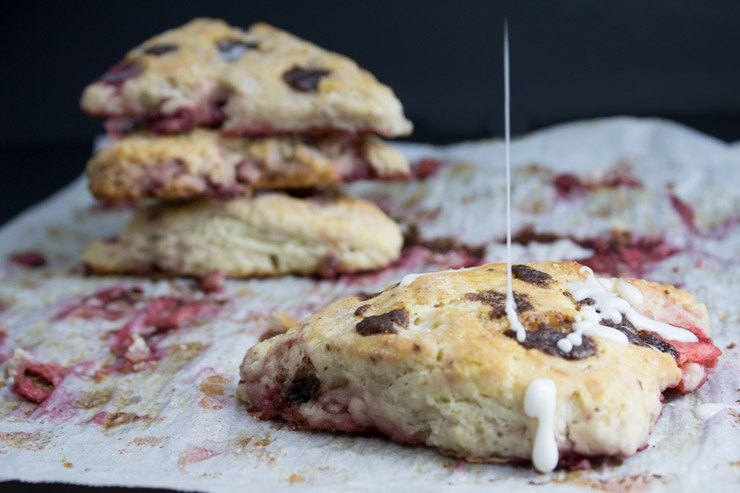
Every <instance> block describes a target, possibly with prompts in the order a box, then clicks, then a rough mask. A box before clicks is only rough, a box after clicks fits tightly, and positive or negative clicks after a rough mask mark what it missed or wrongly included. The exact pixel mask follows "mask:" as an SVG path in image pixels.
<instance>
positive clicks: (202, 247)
mask: <svg viewBox="0 0 740 493" xmlns="http://www.w3.org/2000/svg"><path fill="white" fill-rule="evenodd" d="M402 243H403V238H402V236H401V232H400V229H399V227H398V225H397V224H396V223H395V222H393V220H392V219H390V218H389V217H388V216H386V215H385V214H384V213H383V212H382V211H381V210H380V209H378V207H377V206H375V205H374V204H372V203H370V202H367V201H364V200H360V199H356V198H351V197H341V196H340V197H336V196H334V197H333V196H330V195H326V194H324V195H317V196H314V197H308V198H303V199H301V198H295V197H291V196H288V195H284V194H278V193H267V194H263V195H259V196H257V197H254V198H242V199H234V200H228V201H221V200H215V199H200V200H196V201H192V202H171V203H157V204H154V205H150V206H146V207H142V208H140V209H139V210H137V211H136V213H135V214H134V217H133V218H132V219H131V221H130V222H129V223H128V224H127V225H126V227H125V228H124V230H123V232H122V233H121V235H120V237H119V238H117V239H114V240H99V241H95V242H93V243H92V244H90V245H89V246H88V248H87V250H86V251H85V253H84V254H83V257H82V261H83V263H84V265H85V266H86V267H87V268H88V269H89V270H90V271H92V272H93V273H99V274H114V273H120V274H126V273H130V274H144V275H146V274H153V273H163V274H168V275H176V276H196V277H202V276H205V275H206V274H209V273H211V272H214V271H220V272H223V273H224V274H226V275H227V276H230V277H251V276H275V275H281V274H304V275H314V274H315V275H321V276H325V277H331V276H335V275H337V274H341V273H350V272H359V271H368V270H374V269H378V268H381V267H385V266H386V265H387V264H389V263H390V262H392V261H394V260H396V259H397V258H398V257H399V255H400V251H401V246H402Z"/></svg>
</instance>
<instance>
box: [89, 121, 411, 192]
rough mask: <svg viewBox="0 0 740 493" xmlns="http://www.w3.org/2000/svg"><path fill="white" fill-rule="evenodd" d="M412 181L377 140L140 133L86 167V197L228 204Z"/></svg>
mask: <svg viewBox="0 0 740 493" xmlns="http://www.w3.org/2000/svg"><path fill="white" fill-rule="evenodd" d="M409 176H410V170H409V165H408V162H407V161H406V159H405V158H404V157H403V156H402V155H401V154H400V153H399V152H398V151H396V150H395V149H394V148H393V147H391V146H390V145H388V144H387V143H385V142H383V141H382V140H380V139H379V138H377V137H374V136H361V137H351V136H336V135H335V136H325V137H301V136H277V137H258V138H248V137H243V138H242V137H223V136H222V135H221V134H220V133H219V132H217V131H215V130H206V129H197V130H193V131H192V132H189V133H186V134H180V135H165V136H162V135H156V134H152V133H149V132H138V133H135V134H132V135H128V136H126V137H123V138H121V139H119V140H115V141H113V142H112V143H111V144H110V145H109V146H107V147H105V148H103V149H101V150H100V151H98V152H97V153H96V154H95V156H93V158H92V159H90V161H89V162H88V164H87V177H88V180H89V183H90V190H91V191H92V193H93V195H95V196H96V197H97V198H99V199H108V200H110V199H141V198H160V199H168V200H171V199H187V198H196V197H203V196H219V197H224V196H227V197H228V196H232V197H233V196H240V195H245V194H248V193H249V192H250V191H251V190H259V189H269V188H272V189H284V188H308V187H318V186H326V185H334V184H339V183H343V182H349V181H354V180H359V179H379V180H392V179H405V178H408V177H409Z"/></svg>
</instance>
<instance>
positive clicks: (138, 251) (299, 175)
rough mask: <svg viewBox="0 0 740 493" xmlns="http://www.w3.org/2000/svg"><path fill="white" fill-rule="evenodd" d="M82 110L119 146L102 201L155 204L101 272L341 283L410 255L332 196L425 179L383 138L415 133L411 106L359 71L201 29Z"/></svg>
mask: <svg viewBox="0 0 740 493" xmlns="http://www.w3.org/2000/svg"><path fill="white" fill-rule="evenodd" d="M81 104H82V108H83V110H84V111H85V112H87V113H88V114H90V115H93V116H97V117H103V118H106V124H105V125H106V129H107V130H108V133H109V134H110V135H111V137H113V139H114V140H113V142H112V144H111V145H110V146H108V147H106V148H104V149H102V150H101V151H99V152H98V153H97V154H96V155H95V156H94V157H93V158H92V159H91V160H90V162H89V163H88V167H87V175H88V178H89V181H90V190H91V191H92V193H93V195H95V197H96V198H98V199H101V200H121V199H128V200H142V199H155V202H154V203H147V204H144V205H142V206H140V207H139V208H138V210H137V211H136V213H135V215H134V217H133V219H132V220H131V221H130V222H129V223H128V225H127V226H126V227H125V229H124V230H123V232H122V234H121V235H120V237H119V238H117V239H114V240H101V241H96V242H94V243H92V244H91V245H90V246H89V247H88V249H87V251H86V252H85V253H84V255H83V262H84V263H85V265H86V266H87V267H88V268H89V269H90V270H91V271H92V272H96V273H134V274H150V273H157V272H161V273H164V274H172V275H186V276H204V275H206V274H208V273H211V272H221V273H223V274H225V275H228V276H231V277H248V276H270V275H279V274H287V273H296V274H319V275H323V276H332V275H336V274H339V273H350V272H359V271H367V270H373V269H378V268H381V267H384V266H386V265H387V264H389V263H390V262H392V261H394V260H396V259H397V258H398V257H399V255H400V250H401V246H402V242H403V240H402V236H401V232H400V229H399V227H398V225H397V224H396V223H395V222H393V220H391V219H390V218H388V217H387V216H386V215H385V214H384V213H383V212H382V211H381V210H380V209H378V208H377V207H376V206H375V205H374V204H372V203H369V202H367V201H364V200H360V199H357V198H352V197H348V196H345V195H343V194H341V193H339V192H337V191H336V190H334V189H332V188H328V189H327V188H326V187H332V186H335V185H338V184H341V183H345V182H349V181H354V180H362V179H379V180H396V179H407V178H408V177H409V176H410V172H409V166H408V163H407V162H406V160H405V158H404V157H403V156H401V155H400V154H399V153H398V152H397V151H396V150H395V149H393V148H392V147H391V146H389V145H388V144H387V143H385V142H384V141H382V140H381V139H380V138H379V137H377V136H384V137H395V136H401V135H408V134H409V133H410V132H411V129H412V126H411V123H410V122H409V121H408V120H406V118H405V117H404V115H403V108H402V106H401V104H400V102H399V101H398V99H396V97H395V96H394V94H393V92H392V90H391V89H390V88H388V87H387V86H385V85H383V84H381V83H379V82H378V81H377V80H376V79H375V78H374V77H373V76H372V75H371V74H370V73H368V72H366V71H365V70H363V69H361V68H360V67H358V66H357V64H356V63H355V62H353V61H352V60H350V59H348V58H346V57H344V56H341V55H338V54H335V53H330V52H328V51H326V50H323V49H321V48H319V47H317V46H315V45H313V44H311V43H308V42H306V41H303V40H301V39H298V38H296V37H294V36H292V35H290V34H288V33H286V32H284V31H281V30H279V29H276V28H274V27H271V26H268V25H266V24H255V25H253V26H252V27H251V28H250V29H248V30H247V31H243V30H241V29H238V28H234V27H231V26H229V25H227V24H226V23H225V22H223V21H220V20H212V19H196V20H193V21H191V22H190V23H188V24H186V25H184V26H182V27H180V28H178V29H174V30H171V31H167V32H165V33H163V34H161V35H159V36H156V37H154V38H152V39H150V40H148V41H146V42H144V43H143V44H142V45H140V46H138V47H136V48H134V49H133V50H132V51H130V52H129V53H128V54H127V55H126V57H125V58H124V60H123V61H121V62H120V63H118V64H117V65H115V66H114V67H112V68H111V69H110V70H109V71H108V72H107V73H106V74H105V75H103V76H102V77H101V78H100V79H99V80H98V81H96V82H94V83H93V84H91V85H89V86H88V87H87V88H86V89H85V91H84V93H83V96H82V103H81Z"/></svg>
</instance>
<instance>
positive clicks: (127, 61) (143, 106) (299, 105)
mask: <svg viewBox="0 0 740 493" xmlns="http://www.w3.org/2000/svg"><path fill="white" fill-rule="evenodd" d="M81 105H82V108H83V110H84V111H86V112H87V113H89V114H91V115H94V116H98V117H107V118H118V119H119V120H120V119H124V120H134V121H141V122H145V123H147V124H149V125H150V126H151V127H152V129H153V130H154V131H156V132H160V133H177V132H182V131H185V130H189V129H192V128H193V127H195V126H199V125H206V126H215V125H218V126H222V128H223V131H224V132H225V133H228V134H231V135H258V134H260V135H261V134H271V133H299V132H300V133H306V132H309V133H311V132H313V133H326V132H328V131H334V132H336V131H340V132H346V133H375V134H378V135H382V136H386V137H392V136H399V135H408V134H409V133H411V128H412V126H411V123H410V122H409V121H408V120H406V118H405V117H404V115H403V108H402V106H401V103H400V102H399V101H398V99H397V98H396V97H395V95H394V94H393V91H392V90H391V89H390V88H388V87H387V86H385V85H383V84H381V83H379V82H378V81H377V80H376V79H375V77H373V75H372V74H370V73H369V72H367V71H365V70H363V69H362V68H360V67H358V66H357V64H356V63H355V62H354V61H352V60H350V59H349V58H347V57H344V56H342V55H338V54H336V53H331V52H329V51H327V50H324V49H322V48H319V47H318V46H316V45H314V44H312V43H309V42H306V41H303V40H301V39H299V38H297V37H295V36H293V35H291V34H289V33H286V32H284V31H281V30H280V29H276V28H274V27H272V26H269V25H267V24H263V23H258V24H254V25H253V26H252V27H251V28H250V29H249V30H247V31H243V30H241V29H239V28H235V27H231V26H229V25H228V24H226V23H225V22H223V21H221V20H216V19H195V20H193V21H191V22H189V23H188V24H185V25H184V26H181V27H179V28H177V29H172V30H170V31H166V32H164V33H162V34H160V35H158V36H155V37H154V38H151V39H149V40H148V41H145V42H144V43H143V44H141V45H140V46H138V47H136V48H134V49H133V50H131V51H130V52H129V53H127V54H126V56H125V58H124V59H123V61H121V62H120V63H118V64H117V65H115V66H114V67H112V68H111V69H110V70H109V71H108V72H107V73H106V74H104V75H103V76H102V77H101V78H100V79H99V80H98V81H96V82H94V83H93V84H91V85H89V86H88V87H87V88H86V89H85V91H84V93H83V95H82V101H81ZM118 123H119V124H120V123H121V121H118Z"/></svg>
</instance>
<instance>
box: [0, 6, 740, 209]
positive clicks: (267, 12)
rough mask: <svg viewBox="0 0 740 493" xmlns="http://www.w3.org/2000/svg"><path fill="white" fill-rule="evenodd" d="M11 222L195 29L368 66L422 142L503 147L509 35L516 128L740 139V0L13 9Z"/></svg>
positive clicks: (6, 118) (4, 161)
mask: <svg viewBox="0 0 740 493" xmlns="http://www.w3.org/2000/svg"><path fill="white" fill-rule="evenodd" d="M0 9H1V10H0V40H2V77H0V90H1V92H0V94H2V98H0V100H2V105H3V108H2V112H1V113H0V115H2V120H1V123H0V125H2V127H1V128H0V165H1V166H2V171H3V172H2V174H1V175H0V177H2V178H0V180H1V183H2V185H1V188H0V192H2V193H0V223H2V222H3V221H5V220H7V219H9V218H10V217H11V216H12V215H14V214H15V213H17V212H18V211H19V210H21V208H23V207H25V206H27V205H29V204H31V203H33V202H35V201H37V200H39V199H41V198H42V197H44V196H46V195H48V194H49V193H50V192H51V191H53V190H55V189H56V188H58V187H60V186H61V185H63V184H64V183H66V182H68V181H69V180H71V179H72V178H73V177H74V176H76V175H77V174H79V173H80V172H81V171H82V169H83V166H84V163H85V160H86V157H87V155H88V153H89V148H90V147H89V146H90V139H91V138H92V136H93V135H95V134H96V133H97V132H100V130H101V127H100V123H99V122H96V121H93V120H91V119H89V118H87V117H85V116H84V115H82V114H81V113H80V111H79V110H78V98H79V95H80V92H81V90H82V88H83V87H84V85H85V84H86V83H88V82H90V81H92V80H93V79H95V78H96V77H97V76H99V75H100V74H101V73H103V72H104V71H105V70H106V69H107V68H108V67H109V66H110V65H112V64H113V63H114V62H116V61H117V60H118V59H120V58H121V57H122V56H123V54H124V53H125V52H126V51H127V50H128V49H130V48H131V47H133V46H134V45H136V44H138V43H139V42H141V41H143V40H144V39H146V38H147V37H149V36H151V35H153V34H155V33H157V32H160V31H162V30H164V29H166V28H168V27H173V26H177V25H179V24H182V23H184V22H186V21H187V20H189V19H190V18H192V17H194V16H198V15H200V16H215V17H223V18H225V19H227V20H228V21H230V22H231V23H233V24H236V25H241V26H245V27H246V26H248V25H249V24H250V23H252V22H254V21H257V20H265V21H267V22H270V23H273V24H275V25H277V26H279V27H282V28H284V29H287V30H289V31H291V32H294V33H296V34H298V35H300V36H302V37H305V38H307V39H309V40H312V41H314V42H316V43H318V44H319V45H321V46H324V47H327V48H330V49H332V50H335V51H339V52H341V53H344V54H346V55H349V56H351V57H353V58H355V59H356V60H357V61H358V62H359V63H360V64H361V65H362V66H364V67H366V68H367V69H369V70H370V71H372V72H374V73H375V74H376V76H377V77H378V78H379V79H380V80H381V81H383V82H385V83H387V84H388V85H390V86H392V87H393V88H394V90H395V91H396V93H397V95H398V96H399V98H400V99H401V101H402V102H403V103H404V105H405V107H406V111H407V114H408V116H409V117H410V118H411V119H412V120H413V121H414V123H415V124H416V132H415V134H414V135H413V136H412V139H413V140H419V141H427V142H438V143H442V142H449V141H454V140H459V139H469V138H479V137H486V136H494V135H501V133H502V127H503V122H502V116H501V113H502V111H501V104H502V102H501V99H502V98H501V94H502V71H501V59H502V55H501V31H502V20H503V18H504V16H508V17H509V20H510V24H511V46H512V47H511V56H512V98H513V101H512V128H513V132H514V133H515V134H517V133H519V134H521V133H524V132H528V131H531V130H534V129H537V128H540V127H543V126H547V125H551V124H553V123H557V122H562V121H567V120H573V119H579V118H590V117H595V116H606V115H613V114H634V115H654V116H663V117H667V118H673V119H676V120H679V121H682V122H684V123H687V124H689V125H692V126H694V127H697V128H699V129H700V130H703V131H705V132H708V133H711V134H714V135H716V136H718V137H720V138H724V139H727V140H735V139H740V95H738V85H739V84H738V83H739V82H740V63H739V62H740V29H738V27H737V26H738V25H739V24H738V23H739V22H740V2H737V1H730V0H727V1H722V0H707V1H701V2H699V1H689V0H663V1H645V0H641V1H622V2H596V1H591V0H564V1H526V0H525V1H498V2H493V1H482V0H478V1H475V0H456V1H434V0H406V1H403V0H395V1H394V0H382V1H369V0H363V1H351V0H344V1H340V0H337V1H328V0H311V1H264V0H263V1H261V2H254V1H252V2H250V1H246V0H240V1H231V2H221V1H217V0H212V1H209V2H188V1H178V2H175V1H171V2H157V1H153V0H149V1H139V0H127V1H126V2H113V1H102V0H97V1H77V2H74V1H68V2H38V1H25V2H14V3H12V2H4V3H3V6H2V7H0Z"/></svg>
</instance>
